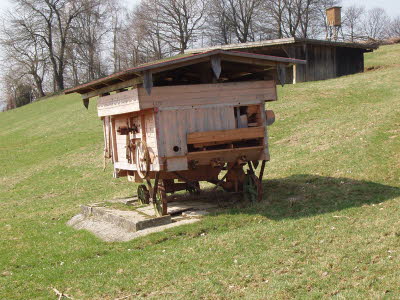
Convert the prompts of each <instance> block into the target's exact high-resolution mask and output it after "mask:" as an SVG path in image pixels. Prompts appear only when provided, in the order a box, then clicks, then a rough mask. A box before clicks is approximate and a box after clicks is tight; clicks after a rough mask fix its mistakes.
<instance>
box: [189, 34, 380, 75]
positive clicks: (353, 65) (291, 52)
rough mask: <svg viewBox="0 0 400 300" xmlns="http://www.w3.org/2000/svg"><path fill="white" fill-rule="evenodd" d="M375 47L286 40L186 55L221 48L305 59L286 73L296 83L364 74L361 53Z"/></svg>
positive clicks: (357, 44)
mask: <svg viewBox="0 0 400 300" xmlns="http://www.w3.org/2000/svg"><path fill="white" fill-rule="evenodd" d="M377 48H378V46H377V45H376V44H366V43H347V42H335V41H326V40H314V39H301V38H286V39H277V40H267V41H260V42H249V43H242V44H230V45H221V46H214V47H209V48H202V49H191V50H187V53H199V52H203V51H207V50H213V49H222V50H225V51H245V52H248V53H257V54H265V55H275V56H279V57H288V58H295V59H302V60H306V61H307V64H305V65H294V66H293V67H292V68H291V70H290V71H289V72H287V73H286V74H287V75H286V83H296V82H306V81H315V80H325V79H330V78H336V77H339V76H344V75H350V74H355V73H360V72H363V71H364V53H366V52H372V51H373V50H376V49H377Z"/></svg>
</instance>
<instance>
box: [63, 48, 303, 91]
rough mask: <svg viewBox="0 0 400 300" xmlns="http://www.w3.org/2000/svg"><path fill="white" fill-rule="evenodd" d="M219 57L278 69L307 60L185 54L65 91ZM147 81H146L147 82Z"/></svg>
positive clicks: (217, 51)
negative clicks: (277, 67) (281, 66)
mask: <svg viewBox="0 0 400 300" xmlns="http://www.w3.org/2000/svg"><path fill="white" fill-rule="evenodd" d="M215 57H218V59H220V60H222V61H228V62H236V63H244V64H249V65H263V66H270V67H276V66H277V65H286V66H288V65H292V64H305V63H306V61H305V60H300V59H292V58H286V57H276V56H271V55H263V54H254V53H247V52H240V51H225V50H221V49H213V50H208V51H202V52H200V53H184V54H181V55H177V56H174V57H171V58H166V59H162V60H158V61H154V62H150V63H146V64H143V65H140V66H138V67H134V68H130V69H127V70H124V71H121V72H118V73H115V74H112V75H110V76H107V77H104V78H100V79H97V80H94V81H91V82H88V83H85V84H82V85H79V86H76V87H74V88H71V89H68V90H66V91H65V93H66V94H70V93H80V94H85V93H89V92H91V91H95V90H99V89H102V88H106V87H108V86H110V85H116V84H118V83H121V82H125V81H129V80H133V79H135V78H144V77H145V76H146V74H149V73H151V75H152V74H157V73H160V72H164V71H168V70H169V71H171V70H174V69H178V68H181V67H183V66H189V65H193V64H196V63H199V62H203V61H209V62H210V61H211V62H212V58H215ZM145 81H146V80H145Z"/></svg>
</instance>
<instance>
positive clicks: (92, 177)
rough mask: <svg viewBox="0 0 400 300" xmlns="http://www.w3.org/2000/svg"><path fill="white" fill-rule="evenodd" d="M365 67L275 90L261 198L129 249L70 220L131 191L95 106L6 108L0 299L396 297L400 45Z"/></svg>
mask: <svg viewBox="0 0 400 300" xmlns="http://www.w3.org/2000/svg"><path fill="white" fill-rule="evenodd" d="M366 66H367V67H372V66H374V67H375V68H374V69H373V70H372V71H368V72H365V73H363V74H357V75H352V76H347V77H342V78H338V79H333V80H327V81H320V82H310V83H304V84H298V85H294V86H285V87H284V88H283V89H280V90H279V94H280V95H279V96H280V100H279V101H278V102H277V103H273V104H269V108H272V109H273V110H274V111H275V112H276V115H277V122H276V123H275V124H274V125H273V126H272V127H270V135H271V140H270V151H271V157H272V160H271V161H270V162H269V163H268V165H267V170H266V173H265V175H264V176H265V178H264V186H265V190H266V196H265V200H264V201H263V202H262V203H260V204H257V205H254V206H251V207H247V208H232V209H231V210H229V211H227V212H226V213H222V214H219V215H214V216H208V217H206V218H204V219H203V220H202V221H201V222H199V223H196V224H191V225H186V226H182V227H179V228H174V229H170V230H168V231H166V232H162V233H156V234H152V235H150V236H147V237H142V238H139V239H137V240H134V241H131V242H127V243H105V242H102V241H100V240H99V239H97V238H96V237H94V236H92V235H91V234H89V233H88V232H85V231H75V230H73V229H71V228H69V227H67V226H66V225H65V223H66V222H67V220H68V219H70V218H71V217H72V216H73V215H74V214H76V213H77V212H78V211H79V205H80V204H82V203H89V202H92V201H100V200H103V199H110V198H114V197H120V196H129V195H131V194H132V193H133V191H134V187H135V186H134V185H133V184H131V183H128V182H127V181H126V180H125V179H124V178H122V179H112V174H111V167H110V166H107V169H106V171H105V172H104V171H103V160H102V147H103V146H102V143H103V141H102V128H101V123H100V121H99V120H98V118H97V116H96V111H95V103H94V102H93V103H91V105H90V108H89V110H88V111H86V110H85V109H84V108H83V106H82V104H81V101H80V100H79V96H77V95H76V96H75V95H73V96H61V97H56V98H51V99H48V100H44V101H40V102H37V103H33V104H31V105H27V106H25V107H22V108H19V109H16V110H13V111H9V112H6V113H0V211H1V214H0V232H1V234H0V298H1V299H32V298H43V299H49V298H53V297H55V294H54V292H53V291H52V287H54V288H57V289H58V290H60V291H64V292H66V293H67V294H70V295H72V296H73V297H74V298H75V299H93V298H95V299H96V298H97V299H114V298H121V297H127V298H129V297H130V298H136V297H139V296H140V297H150V298H156V299H159V298H173V299H176V298H178V299H179V298H205V299H211V298H212V299H215V298H220V299H231V298H240V297H245V298H250V299H257V298H280V299H282V298H284V299H287V298H292V297H298V298H305V297H307V298H309V297H310V298H320V297H331V296H333V297H343V298H350V299H351V298H374V299H376V298H384V297H389V298H397V297H398V296H399V294H400V286H399V284H398V283H399V282H400V268H399V261H400V219H399V214H400V180H399V178H400V45H394V46H385V47H381V49H379V50H378V51H376V52H375V53H371V54H367V55H366Z"/></svg>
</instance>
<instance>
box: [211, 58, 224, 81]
mask: <svg viewBox="0 0 400 300" xmlns="http://www.w3.org/2000/svg"><path fill="white" fill-rule="evenodd" d="M211 68H212V70H213V72H214V75H215V77H216V78H217V79H218V78H219V76H220V75H221V71H222V67H221V57H220V56H217V55H214V56H211Z"/></svg>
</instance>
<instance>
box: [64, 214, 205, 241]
mask: <svg viewBox="0 0 400 300" xmlns="http://www.w3.org/2000/svg"><path fill="white" fill-rule="evenodd" d="M198 221H200V219H199V218H197V219H183V218H181V219H179V220H176V221H174V222H172V223H170V224H167V225H161V226H157V227H151V228H147V229H143V230H140V231H136V232H131V231H127V230H125V229H123V228H121V227H119V226H117V225H114V224H112V223H109V222H105V221H101V220H99V219H97V218H95V217H89V218H88V217H86V216H84V215H82V214H79V215H76V216H75V217H73V218H72V219H71V220H70V221H68V223H67V224H68V225H69V226H72V227H73V228H75V229H78V230H82V229H83V230H87V231H89V232H91V233H93V234H94V235H95V236H97V237H98V238H100V239H102V240H103V241H106V242H127V241H130V240H133V239H136V238H138V237H141V236H146V235H148V234H151V233H154V232H161V231H164V230H166V229H168V228H173V227H177V226H181V225H185V224H191V223H195V222H198Z"/></svg>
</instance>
